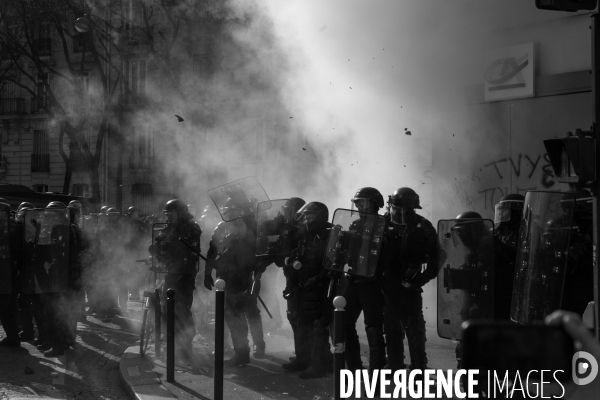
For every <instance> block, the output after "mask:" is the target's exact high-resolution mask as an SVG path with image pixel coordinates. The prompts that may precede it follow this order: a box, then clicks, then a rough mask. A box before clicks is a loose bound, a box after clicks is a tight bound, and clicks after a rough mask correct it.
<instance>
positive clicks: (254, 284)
mask: <svg viewBox="0 0 600 400" xmlns="http://www.w3.org/2000/svg"><path fill="white" fill-rule="evenodd" d="M261 276H262V274H256V276H255V277H254V282H252V289H250V296H253V295H254V289H255V288H256V281H257V280H259V279H260V277H261Z"/></svg>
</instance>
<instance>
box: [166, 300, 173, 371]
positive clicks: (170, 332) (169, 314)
mask: <svg viewBox="0 0 600 400" xmlns="http://www.w3.org/2000/svg"><path fill="white" fill-rule="evenodd" d="M167 382H175V289H169V290H167Z"/></svg>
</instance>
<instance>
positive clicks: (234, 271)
mask: <svg viewBox="0 0 600 400" xmlns="http://www.w3.org/2000/svg"><path fill="white" fill-rule="evenodd" d="M255 232H256V231H253V230H252V227H248V226H246V229H245V230H238V229H237V228H235V227H233V226H232V225H230V223H228V222H221V223H219V225H217V227H216V229H215V231H214V233H213V237H212V239H211V243H210V247H209V251H208V256H207V258H208V260H209V261H211V263H209V264H213V265H212V266H214V268H215V269H216V271H217V277H218V278H221V279H223V280H224V281H225V282H226V285H227V289H228V290H229V291H230V292H238V293H239V292H244V291H246V290H249V289H250V287H251V285H252V272H253V271H254V270H255V268H256V236H255V235H256V234H255ZM210 268H211V265H208V266H207V270H206V273H207V274H210Z"/></svg>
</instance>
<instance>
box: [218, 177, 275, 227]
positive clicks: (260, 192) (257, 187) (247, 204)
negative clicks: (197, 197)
mask: <svg viewBox="0 0 600 400" xmlns="http://www.w3.org/2000/svg"><path fill="white" fill-rule="evenodd" d="M208 195H209V196H210V198H211V199H212V201H213V202H214V203H215V206H216V207H217V210H219V214H221V218H222V219H223V221H225V222H229V221H233V220H234V219H238V218H242V217H245V216H247V215H252V214H256V213H257V212H258V208H257V206H258V203H265V204H264V205H263V211H264V210H267V209H268V208H270V207H271V203H270V201H269V196H267V193H266V192H265V190H264V189H263V187H262V186H261V184H260V182H258V180H256V178H255V177H253V176H249V177H247V178H243V179H240V180H237V181H234V182H230V183H227V184H225V185H223V186H219V187H217V188H214V189H210V190H209V191H208Z"/></svg>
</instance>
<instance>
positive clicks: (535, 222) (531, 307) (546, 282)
mask: <svg viewBox="0 0 600 400" xmlns="http://www.w3.org/2000/svg"><path fill="white" fill-rule="evenodd" d="M574 207H575V198H574V196H573V195H572V194H569V193H560V192H527V194H526V195H525V204H524V209H523V219H522V220H521V228H520V230H519V241H518V243H517V261H516V265H515V280H514V284H513V295H512V302H511V310H510V318H511V319H512V320H513V321H515V322H518V323H520V324H526V323H532V322H542V321H543V320H544V318H545V317H546V316H547V315H548V314H550V313H551V312H553V311H555V310H558V309H559V308H560V305H561V301H562V292H563V285H564V280H565V271H566V267H567V253H568V250H569V240H570V236H571V222H572V219H573V209H574Z"/></svg>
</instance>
